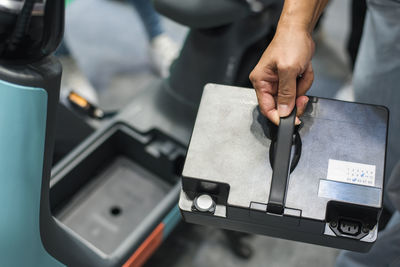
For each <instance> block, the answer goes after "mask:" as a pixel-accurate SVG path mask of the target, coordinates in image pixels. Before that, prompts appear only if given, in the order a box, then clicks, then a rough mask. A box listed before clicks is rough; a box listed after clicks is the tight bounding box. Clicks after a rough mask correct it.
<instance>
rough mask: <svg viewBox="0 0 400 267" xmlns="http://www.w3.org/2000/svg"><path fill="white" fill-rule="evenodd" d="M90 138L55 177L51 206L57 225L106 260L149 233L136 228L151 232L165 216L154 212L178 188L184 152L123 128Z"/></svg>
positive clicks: (154, 137)
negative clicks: (152, 218) (91, 247)
mask: <svg viewBox="0 0 400 267" xmlns="http://www.w3.org/2000/svg"><path fill="white" fill-rule="evenodd" d="M91 139H93V142H89V143H87V144H84V146H83V147H80V148H78V151H77V153H76V157H74V158H71V160H70V161H69V162H66V163H65V161H64V162H62V163H61V164H63V165H64V166H63V167H62V168H59V169H58V170H57V173H56V174H55V175H53V179H52V183H51V191H50V202H51V208H52V212H53V215H54V216H55V217H56V218H57V219H58V220H59V221H61V222H62V223H63V224H64V225H65V226H67V227H68V228H69V229H71V230H72V231H73V232H75V233H76V234H78V235H79V236H80V237H81V238H83V239H84V240H85V241H87V242H89V243H90V244H91V245H93V246H94V247H96V248H97V249H98V250H100V251H101V252H102V253H104V254H106V255H110V254H113V252H114V251H116V250H117V248H118V247H119V246H120V245H121V244H124V241H125V240H126V239H127V238H128V237H129V236H130V235H132V233H135V231H136V234H134V235H135V236H137V238H136V239H137V240H136V241H137V242H142V241H143V239H144V238H145V237H146V234H148V233H145V232H143V233H137V231H139V230H138V229H142V230H141V231H143V229H144V228H146V227H148V228H149V229H151V228H153V227H155V225H156V224H157V223H159V220H160V218H162V216H165V214H163V213H166V212H168V211H169V210H168V209H167V210H164V211H161V212H160V211H155V210H156V208H157V207H159V206H160V205H164V204H165V203H164V202H165V201H164V199H166V198H167V196H168V194H169V193H170V192H171V191H173V190H174V188H175V186H176V185H175V184H176V183H177V181H178V178H177V177H178V176H177V172H179V166H180V164H181V162H182V157H183V155H184V154H183V153H184V150H183V149H182V148H181V147H180V146H179V145H177V144H176V143H174V142H173V141H172V140H169V139H168V138H167V137H166V136H163V135H162V134H161V133H159V132H156V131H155V132H151V133H148V134H144V135H143V134H139V133H137V132H136V131H134V130H132V129H131V128H129V127H127V126H126V125H123V124H117V125H115V126H113V127H111V128H110V129H108V130H106V131H104V132H103V133H102V134H101V135H99V136H97V137H96V138H91ZM89 141H90V140H89ZM149 217H154V218H155V217H160V218H158V220H157V219H154V220H149ZM149 222H150V224H153V225H148V224H149ZM143 225H145V227H144V228H143ZM139 244H140V243H138V244H136V243H134V244H132V246H133V248H134V249H136V247H137V246H138V245H139Z"/></svg>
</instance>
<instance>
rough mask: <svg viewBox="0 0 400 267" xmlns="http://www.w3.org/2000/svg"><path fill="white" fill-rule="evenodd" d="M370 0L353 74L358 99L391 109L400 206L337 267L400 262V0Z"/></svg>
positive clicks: (390, 168)
mask: <svg viewBox="0 0 400 267" xmlns="http://www.w3.org/2000/svg"><path fill="white" fill-rule="evenodd" d="M367 3H368V11H367V16H366V20H365V25H364V33H363V37H362V40H361V46H360V50H359V53H358V56H357V62H356V65H355V70H354V77H353V85H354V91H355V100H356V101H359V102H366V103H373V104H378V105H385V106H387V107H388V108H389V110H390V116H389V117H390V121H389V136H388V151H387V163H386V174H387V175H391V176H390V178H389V179H387V180H388V183H387V186H386V188H385V190H386V191H385V198H387V197H389V198H390V200H391V203H392V208H393V210H397V211H396V212H395V214H394V215H393V217H392V219H391V220H390V222H389V224H388V225H387V226H386V228H385V230H384V231H382V232H380V233H378V239H377V241H376V243H375V245H374V246H373V247H372V249H371V250H370V251H369V252H368V253H365V254H362V253H355V252H348V251H346V252H342V253H340V255H339V257H338V259H337V262H336V267H361V266H362V267H364V266H371V267H372V266H373V267H380V266H393V267H394V266H400V213H399V211H400V142H399V136H400V104H399V103H400V88H399V84H400V83H399V77H400V59H399V55H400V23H399V18H400V0H368V1H367ZM387 178H388V177H387ZM385 200H387V199H385ZM386 203H387V202H386Z"/></svg>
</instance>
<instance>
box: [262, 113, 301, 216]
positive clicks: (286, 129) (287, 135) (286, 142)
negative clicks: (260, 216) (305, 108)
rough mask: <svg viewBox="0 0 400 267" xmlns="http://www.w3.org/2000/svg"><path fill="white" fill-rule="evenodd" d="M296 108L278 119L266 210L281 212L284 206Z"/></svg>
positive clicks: (275, 212)
mask: <svg viewBox="0 0 400 267" xmlns="http://www.w3.org/2000/svg"><path fill="white" fill-rule="evenodd" d="M295 118H296V108H294V109H293V111H292V113H291V114H290V115H289V116H288V117H283V118H281V119H280V122H279V128H278V134H277V139H276V150H275V157H274V166H273V170H272V180H271V189H270V192H269V200H268V205H267V212H269V213H274V214H279V215H281V214H283V210H284V208H285V197H286V187H287V182H288V178H289V169H290V168H289V166H290V154H291V148H292V142H293V132H294V127H295V125H294V123H295Z"/></svg>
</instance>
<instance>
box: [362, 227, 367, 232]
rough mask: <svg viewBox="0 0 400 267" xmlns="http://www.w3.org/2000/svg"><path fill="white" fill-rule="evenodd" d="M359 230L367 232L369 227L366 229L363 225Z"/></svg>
mask: <svg viewBox="0 0 400 267" xmlns="http://www.w3.org/2000/svg"><path fill="white" fill-rule="evenodd" d="M361 231H363V232H364V233H368V232H369V229H368V228H367V227H363V228H362V229H361Z"/></svg>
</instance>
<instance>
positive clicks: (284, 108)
mask: <svg viewBox="0 0 400 267" xmlns="http://www.w3.org/2000/svg"><path fill="white" fill-rule="evenodd" d="M290 111H291V110H290V108H289V106H288V105H286V104H279V105H278V113H279V117H286V116H289V114H290Z"/></svg>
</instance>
